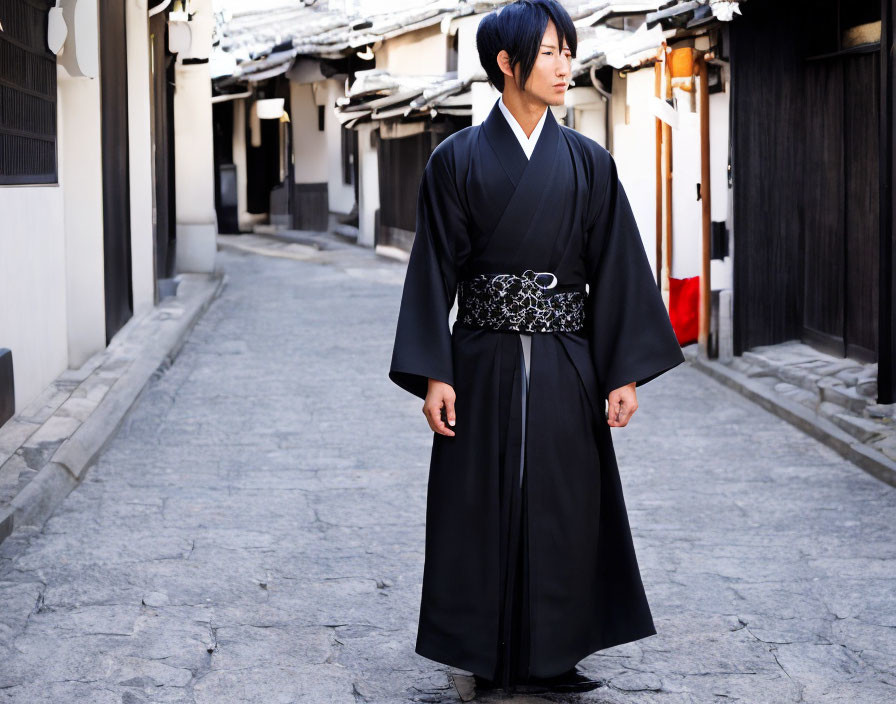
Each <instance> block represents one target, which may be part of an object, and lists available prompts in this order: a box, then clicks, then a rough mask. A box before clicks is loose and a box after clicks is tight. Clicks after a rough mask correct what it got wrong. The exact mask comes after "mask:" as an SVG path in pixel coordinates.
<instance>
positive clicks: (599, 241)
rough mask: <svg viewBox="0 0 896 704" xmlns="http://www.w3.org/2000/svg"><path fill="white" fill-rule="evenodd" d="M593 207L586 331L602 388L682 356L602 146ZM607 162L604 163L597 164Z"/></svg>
mask: <svg viewBox="0 0 896 704" xmlns="http://www.w3.org/2000/svg"><path fill="white" fill-rule="evenodd" d="M598 157H599V158H598V164H597V169H596V170H597V174H598V175H597V176H596V177H595V183H596V184H597V185H595V186H594V187H595V188H597V189H599V188H601V186H600V185H599V184H601V183H605V184H606V185H605V187H604V189H603V193H599V192H598V191H596V192H595V193H594V196H595V198H594V201H595V207H594V208H593V209H592V210H596V211H597V212H596V213H594V218H593V220H592V221H591V222H592V224H591V226H590V227H589V228H588V230H587V233H586V236H587V238H588V239H587V244H586V268H587V272H588V304H587V314H586V315H587V320H588V334H589V338H590V343H591V355H592V359H593V362H594V365H595V372H596V374H597V377H598V381H599V383H600V385H601V388H602V389H603V391H604V393H606V394H609V393H610V392H611V391H613V390H615V389H618V388H619V387H621V386H625V385H626V384H629V383H631V382H633V381H634V382H636V386H640V385H642V384H646V383H647V382H648V381H650V380H651V379H654V378H655V377H657V376H659V375H660V374H662V373H663V372H666V371H668V370H669V369H671V368H673V367H675V366H677V365H678V364H680V363H681V362H683V361H684V354H683V353H682V351H681V345H679V343H678V339H677V338H676V336H675V331H674V330H673V328H672V323H671V322H670V320H669V314H668V313H667V311H666V306H665V304H664V303H663V297H662V294H661V293H660V291H659V288H658V287H657V285H656V279H655V278H654V274H653V271H652V270H651V267H650V262H649V260H648V259H647V253H646V252H645V251H644V244H643V242H642V240H641V235H640V233H639V231H638V226H637V224H636V222H635V217H634V214H633V213H632V209H631V206H630V204H629V201H628V198H627V197H626V195H625V190H624V189H623V187H622V183H621V182H620V181H619V177H618V174H617V172H616V163H615V161H614V160H613V157H612V156H610V154H609V153H608V152H606V150H603V149H602V148H601V153H600V154H599V155H598ZM604 165H606V167H605V168H601V167H603V166H604Z"/></svg>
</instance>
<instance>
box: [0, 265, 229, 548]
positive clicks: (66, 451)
mask: <svg viewBox="0 0 896 704" xmlns="http://www.w3.org/2000/svg"><path fill="white" fill-rule="evenodd" d="M182 276H183V277H184V278H183V280H182V281H181V283H180V285H179V286H178V295H177V296H175V297H173V298H171V299H163V300H162V302H160V304H159V305H158V306H156V307H155V308H153V309H152V310H150V311H148V312H147V313H146V314H145V315H143V316H142V317H141V318H140V319H139V320H134V321H133V325H129V326H127V329H125V328H122V331H120V332H123V333H124V337H125V339H126V338H127V337H128V336H132V335H133V334H134V331H135V330H137V329H140V330H141V333H142V332H144V331H145V327H146V326H151V327H152V328H154V330H153V331H152V332H153V334H152V335H150V336H149V340H150V342H149V344H145V345H143V346H141V347H140V348H139V349H138V350H137V352H136V354H135V355H134V357H133V360H132V362H131V364H130V365H129V366H128V368H127V369H126V370H125V371H124V372H123V373H122V374H121V376H120V377H119V378H118V379H117V380H116V381H115V383H114V384H113V385H112V387H111V388H110V389H109V391H108V392H107V393H106V395H105V396H104V397H103V399H102V401H100V403H99V404H98V405H97V407H96V409H95V410H94V411H93V412H92V413H91V414H90V415H89V416H88V417H87V418H86V419H85V420H84V422H83V423H81V425H80V426H79V427H78V428H77V429H76V430H75V431H74V433H72V435H71V436H70V437H69V438H67V439H66V440H65V441H64V442H63V443H62V444H61V445H60V446H59V447H58V448H57V449H56V451H55V452H54V453H53V455H52V457H51V458H50V460H49V461H48V462H47V463H46V464H45V465H44V466H43V467H41V469H40V470H39V471H38V472H37V474H36V475H35V476H34V477H33V478H32V479H31V481H29V482H28V483H27V484H26V485H25V486H24V487H22V489H21V490H20V491H19V492H18V493H17V494H16V495H15V497H13V499H12V500H11V501H10V502H9V503H8V504H7V505H6V506H3V507H0V543H2V542H3V541H4V540H5V539H6V538H7V537H8V536H9V535H11V534H12V533H13V531H14V530H15V529H16V528H18V527H19V526H24V525H31V526H37V527H40V526H41V525H43V523H44V522H45V521H46V520H47V519H48V518H49V517H50V516H52V515H53V512H54V511H55V510H56V508H57V507H58V506H59V504H60V503H62V501H63V500H64V499H65V497H66V496H68V494H69V493H70V492H71V491H72V489H74V488H75V487H76V486H78V484H80V483H81V480H82V479H83V477H84V474H85V471H86V470H87V468H88V467H89V466H90V465H91V464H93V462H94V461H95V460H96V459H97V457H98V456H99V454H100V453H101V452H102V451H103V449H104V448H105V446H106V445H107V444H108V442H109V441H110V440H111V439H112V437H113V436H114V435H115V433H116V431H117V430H118V428H119V426H120V425H121V422H122V420H124V417H125V415H127V412H128V411H129V410H130V409H131V407H132V406H133V405H134V403H135V402H136V400H137V399H138V397H139V396H140V393H141V392H142V391H143V389H144V388H145V387H146V385H147V383H148V382H149V380H150V379H151V378H152V375H153V374H154V373H155V372H156V370H158V369H159V368H160V367H162V366H170V364H171V363H172V362H173V361H174V359H175V358H176V357H177V355H178V353H179V352H180V350H181V349H182V348H183V345H184V343H185V342H186V340H187V337H188V336H189V334H190V331H191V330H192V329H193V326H194V325H195V324H196V322H197V321H198V320H199V318H201V317H202V314H203V313H204V312H205V311H206V309H207V308H208V307H209V305H211V303H212V301H213V300H214V299H216V298H217V297H218V296H219V295H220V293H221V291H222V290H223V289H224V287H225V286H226V284H227V275H226V274H223V275H221V274H214V275H182ZM169 301H170V302H174V303H176V304H177V306H179V309H177V310H176V311H175V310H174V309H173V308H172V307H171V305H170V304H169V303H168V302H169ZM175 312H176V314H175ZM119 341H120V340H119ZM113 342H115V340H113ZM111 344H112V343H110V346H111ZM107 349H108V347H107ZM88 365H91V366H95V365H94V364H92V358H91V360H88V362H85V366H88ZM100 366H102V365H100ZM73 373H74V374H75V375H77V372H72V370H69V374H70V375H71V374H73ZM51 418H52V416H51Z"/></svg>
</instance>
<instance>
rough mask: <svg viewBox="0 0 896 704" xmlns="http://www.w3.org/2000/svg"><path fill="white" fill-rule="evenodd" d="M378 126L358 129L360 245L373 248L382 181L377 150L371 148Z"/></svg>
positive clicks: (373, 147)
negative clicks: (373, 135) (372, 137)
mask: <svg viewBox="0 0 896 704" xmlns="http://www.w3.org/2000/svg"><path fill="white" fill-rule="evenodd" d="M374 132H376V125H374V124H369V123H368V124H364V125H361V126H360V127H359V129H358V178H359V187H358V197H359V200H360V203H359V204H358V244H361V245H364V246H366V247H373V246H374V244H375V243H376V242H375V239H376V238H375V235H376V211H377V208H379V207H380V179H379V170H378V162H377V149H376V147H375V146H371V141H372V140H371V136H372V134H373V133H374Z"/></svg>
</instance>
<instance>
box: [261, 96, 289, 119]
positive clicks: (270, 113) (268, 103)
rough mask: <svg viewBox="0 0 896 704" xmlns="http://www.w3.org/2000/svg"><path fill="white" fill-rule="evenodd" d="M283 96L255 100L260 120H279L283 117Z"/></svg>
mask: <svg viewBox="0 0 896 704" xmlns="http://www.w3.org/2000/svg"><path fill="white" fill-rule="evenodd" d="M284 102H285V101H284V99H283V98H266V99H264V100H257V101H256V102H255V109H256V110H257V111H258V118H259V119H260V120H279V119H280V118H281V117H283V104H284Z"/></svg>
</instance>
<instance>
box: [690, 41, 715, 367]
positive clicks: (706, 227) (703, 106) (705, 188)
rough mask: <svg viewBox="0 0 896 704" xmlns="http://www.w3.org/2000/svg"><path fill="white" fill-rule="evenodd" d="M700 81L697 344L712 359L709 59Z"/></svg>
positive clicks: (701, 60) (699, 65) (699, 64)
mask: <svg viewBox="0 0 896 704" xmlns="http://www.w3.org/2000/svg"><path fill="white" fill-rule="evenodd" d="M694 68H695V69H696V72H697V76H698V77H699V99H700V201H701V205H702V211H703V212H702V215H703V248H702V249H703V256H702V261H701V266H700V311H699V317H698V324H699V328H698V332H697V344H698V345H699V348H700V351H701V352H702V353H703V354H704V355H705V356H706V357H708V356H709V319H710V310H711V301H712V299H711V295H712V294H711V288H710V280H709V261H710V259H709V256H710V252H709V249H710V233H711V231H712V209H711V208H712V197H711V193H710V182H709V77H708V75H707V67H706V58H705V56H698V57H697V60H696V62H695V63H694Z"/></svg>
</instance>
